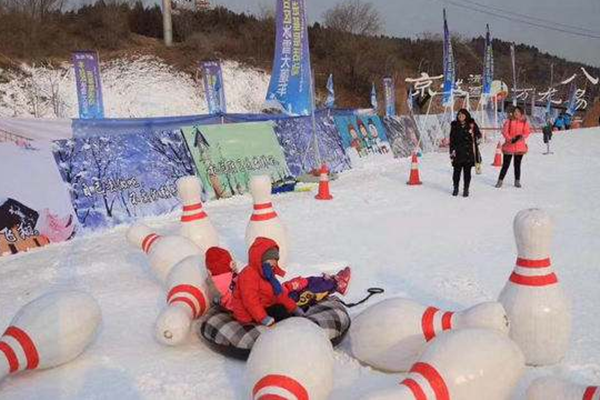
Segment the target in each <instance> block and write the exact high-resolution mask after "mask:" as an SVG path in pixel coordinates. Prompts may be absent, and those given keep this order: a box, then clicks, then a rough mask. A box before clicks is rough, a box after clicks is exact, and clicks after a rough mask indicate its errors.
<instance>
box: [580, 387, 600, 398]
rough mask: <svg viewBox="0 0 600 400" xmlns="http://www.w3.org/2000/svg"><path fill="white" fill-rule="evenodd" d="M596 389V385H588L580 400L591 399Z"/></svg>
mask: <svg viewBox="0 0 600 400" xmlns="http://www.w3.org/2000/svg"><path fill="white" fill-rule="evenodd" d="M597 391H598V387H597V386H590V387H588V388H587V389H585V393H584V394H583V398H582V399H581V400H592V399H593V398H594V395H595V394H596V392H597Z"/></svg>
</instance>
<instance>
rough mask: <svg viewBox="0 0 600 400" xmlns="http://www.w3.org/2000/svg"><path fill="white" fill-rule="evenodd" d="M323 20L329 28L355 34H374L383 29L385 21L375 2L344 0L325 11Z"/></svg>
mask: <svg viewBox="0 0 600 400" xmlns="http://www.w3.org/2000/svg"><path fill="white" fill-rule="evenodd" d="M323 21H324V24H325V26H326V27H327V28H330V29H335V30H337V31H341V32H348V33H352V34H355V35H367V36H374V35H377V34H378V33H380V32H381V31H382V28H383V21H382V19H381V16H380V14H379V11H377V10H376V9H375V6H374V5H373V3H363V2H362V1H361V0H344V1H342V2H340V3H337V4H336V5H335V6H333V8H331V9H329V10H327V11H325V13H324V14H323Z"/></svg>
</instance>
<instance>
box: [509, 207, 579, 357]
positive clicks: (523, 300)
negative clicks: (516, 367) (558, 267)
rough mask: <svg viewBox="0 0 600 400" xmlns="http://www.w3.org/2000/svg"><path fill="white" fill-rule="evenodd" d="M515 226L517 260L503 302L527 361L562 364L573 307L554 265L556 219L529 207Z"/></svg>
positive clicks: (513, 336)
mask: <svg viewBox="0 0 600 400" xmlns="http://www.w3.org/2000/svg"><path fill="white" fill-rule="evenodd" d="M513 229H514V234H515V241H516V242H517V250H518V258H517V263H516V267H515V269H514V271H513V273H512V275H511V276H510V278H509V280H508V282H507V283H506V285H505V286H504V289H503V290H502V292H501V293H500V297H499V299H498V301H500V302H501V303H502V304H503V305H504V308H505V309H506V312H507V314H508V318H509V319H510V323H511V329H510V337H511V338H512V339H513V340H514V341H515V342H517V344H518V345H519V346H520V347H521V349H522V350H523V353H524V354H525V359H526V360H527V364H529V365H549V364H556V363H558V362H559V361H560V360H561V359H562V358H563V357H564V356H565V353H566V352H567V348H568V346H569V338H570V335H571V310H570V305H569V301H568V299H567V297H566V296H565V294H564V292H563V290H562V287H561V285H560V284H559V283H558V278H557V276H556V274H555V273H554V271H553V269H552V267H551V263H550V245H551V242H552V221H551V220H550V216H549V215H548V214H546V213H545V212H544V211H542V210H540V209H529V210H523V211H521V212H519V213H518V214H517V216H516V217H515V220H514V226H513Z"/></svg>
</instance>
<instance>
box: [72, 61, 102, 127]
mask: <svg viewBox="0 0 600 400" xmlns="http://www.w3.org/2000/svg"><path fill="white" fill-rule="evenodd" d="M71 60H72V62H73V68H74V69H75V84H76V86H77V100H78V101H79V118H81V119H99V118H104V104H103V101H102V84H101V82H100V63H99V62H98V53H97V52H95V51H76V52H73V54H72V57H71Z"/></svg>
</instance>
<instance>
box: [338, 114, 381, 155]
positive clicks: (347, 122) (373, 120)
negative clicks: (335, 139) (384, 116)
mask: <svg viewBox="0 0 600 400" xmlns="http://www.w3.org/2000/svg"><path fill="white" fill-rule="evenodd" d="M335 124H336V126H337V128H338V131H339V132H340V136H341V137H342V143H343V146H344V148H345V149H346V153H348V154H351V157H350V158H351V159H353V156H358V157H361V158H362V157H370V156H375V155H386V156H387V155H389V156H392V152H391V150H390V144H389V142H388V138H387V135H386V132H385V129H384V127H383V124H382V123H381V120H380V119H379V117H378V116H377V115H346V116H337V117H335Z"/></svg>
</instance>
